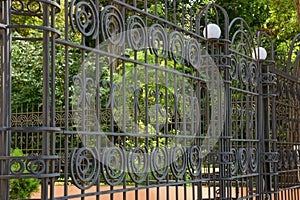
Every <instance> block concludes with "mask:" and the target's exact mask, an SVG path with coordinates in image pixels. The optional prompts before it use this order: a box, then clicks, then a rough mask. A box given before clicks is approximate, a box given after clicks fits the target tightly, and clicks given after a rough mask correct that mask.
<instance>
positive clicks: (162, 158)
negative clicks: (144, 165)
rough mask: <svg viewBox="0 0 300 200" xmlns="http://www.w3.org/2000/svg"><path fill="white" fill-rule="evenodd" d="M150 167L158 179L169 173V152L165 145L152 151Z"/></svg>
mask: <svg viewBox="0 0 300 200" xmlns="http://www.w3.org/2000/svg"><path fill="white" fill-rule="evenodd" d="M150 168H151V172H152V175H153V176H154V177H155V179H156V180H163V179H164V178H165V177H166V175H167V173H168V153H167V150H166V148H164V147H155V149H154V150H153V151H152V153H151V160H150Z"/></svg>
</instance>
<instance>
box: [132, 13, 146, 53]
mask: <svg viewBox="0 0 300 200" xmlns="http://www.w3.org/2000/svg"><path fill="white" fill-rule="evenodd" d="M127 40H128V43H129V46H130V48H132V49H133V50H136V51H137V50H142V49H144V48H146V47H147V31H146V27H145V23H144V21H143V20H142V18H140V17H139V16H137V15H133V16H131V17H130V18H129V19H128V22H127Z"/></svg>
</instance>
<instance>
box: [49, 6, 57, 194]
mask: <svg viewBox="0 0 300 200" xmlns="http://www.w3.org/2000/svg"><path fill="white" fill-rule="evenodd" d="M55 11H56V10H55V7H53V8H52V9H51V27H52V28H55ZM50 39H51V88H50V90H51V102H50V106H51V108H50V109H51V112H50V120H51V121H50V126H51V127H56V124H55V115H56V104H55V79H56V76H55V71H56V69H55V59H56V56H55V55H56V49H55V45H56V44H55V35H54V34H53V33H52V34H51V38H50ZM55 142H56V133H53V132H52V133H51V135H50V145H51V146H50V154H51V155H55ZM50 165H51V171H50V173H54V172H55V161H54V160H52V161H51V164H50ZM54 182H55V178H54V177H53V178H51V180H50V199H54Z"/></svg>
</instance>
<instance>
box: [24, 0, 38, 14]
mask: <svg viewBox="0 0 300 200" xmlns="http://www.w3.org/2000/svg"><path fill="white" fill-rule="evenodd" d="M41 8H42V5H41V2H38V1H33V0H30V1H28V3H27V9H28V11H29V12H31V13H39V12H41Z"/></svg>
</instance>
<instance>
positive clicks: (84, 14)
mask: <svg viewBox="0 0 300 200" xmlns="http://www.w3.org/2000/svg"><path fill="white" fill-rule="evenodd" d="M69 15H70V16H69V17H70V23H71V26H72V29H73V31H74V32H75V31H76V29H78V30H79V32H80V33H81V34H82V35H84V36H86V37H89V36H92V37H93V38H96V36H97V35H98V30H99V17H98V11H97V9H96V5H95V4H94V2H93V1H92V0H86V1H83V0H81V1H78V0H72V1H71V3H70V11H69Z"/></svg>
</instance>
